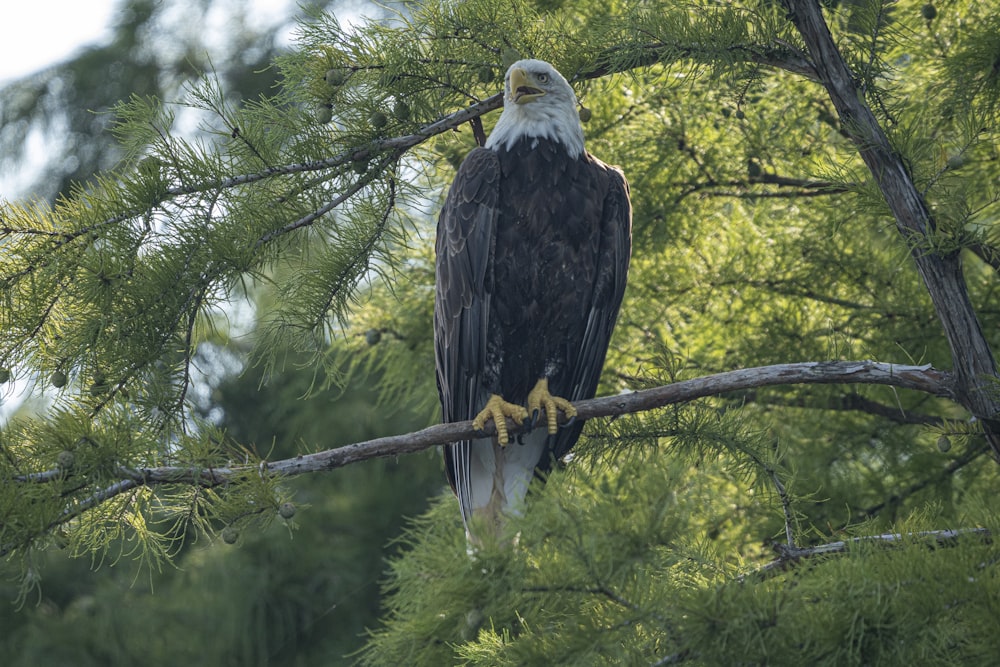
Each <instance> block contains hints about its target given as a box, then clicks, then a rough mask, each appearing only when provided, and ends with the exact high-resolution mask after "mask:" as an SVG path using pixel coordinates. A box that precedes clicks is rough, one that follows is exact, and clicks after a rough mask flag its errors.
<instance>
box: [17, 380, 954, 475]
mask: <svg viewBox="0 0 1000 667" xmlns="http://www.w3.org/2000/svg"><path fill="white" fill-rule="evenodd" d="M792 384H880V385H889V386H893V387H899V388H902V389H912V390H915V391H920V392H923V393H927V394H931V395H934V396H940V397H944V398H950V399H954V395H953V392H952V378H951V376H950V374H948V373H946V372H943V371H939V370H936V369H934V368H932V367H931V366H930V365H925V366H904V365H899V364H889V363H882V362H877V361H824V362H815V361H810V362H801V363H792V364H777V365H774V366H762V367H758V368H745V369H740V370H735V371H728V372H725V373H716V374H715V375H706V376H704V377H699V378H694V379H691V380H683V381H681V382H675V383H673V384H669V385H664V386H662V387H654V388H652V389H643V390H641V391H635V392H630V393H623V394H618V395H616V396H603V397H600V398H594V399H590V400H586V401H579V402H577V403H576V404H575V405H576V408H577V411H578V418H580V419H593V418H595V417H612V416H618V415H624V414H629V413H635V412H643V411H646V410H652V409H654V408H660V407H663V406H665V405H671V404H676V403H684V402H687V401H692V400H695V399H698V398H705V397H707V396H716V395H719V394H724V393H727V392H733V391H742V390H747V389H754V388H759V387H771V386H776V385H792ZM541 421H542V423H544V418H542V420H541ZM508 430H509V431H510V432H511V433H518V432H520V431H522V430H523V426H522V425H520V424H515V423H513V422H509V423H508ZM493 433H495V430H494V427H493V425H492V423H490V424H487V427H486V430H485V434H493ZM483 434H484V432H480V431H477V430H475V429H474V428H473V427H472V422H471V421H464V422H456V423H452V424H438V425H436V426H430V427H428V428H425V429H422V430H420V431H415V432H413V433H406V434H403V435H393V436H388V437H384V438H375V439H373V440H366V441H364V442H358V443H355V444H351V445H345V446H343V447H337V448H335V449H328V450H325V451H322V452H316V453H314V454H303V455H301V456H296V457H295V458H291V459H284V460H281V461H271V462H263V463H261V464H259V466H232V467H222V468H197V467H190V466H164V467H158V468H125V467H121V468H119V475H120V476H121V477H122V479H128V480H131V481H132V482H135V483H136V484H138V485H150V484H178V483H182V484H198V485H201V486H206V487H212V486H219V485H221V484H227V483H230V482H234V481H238V479H239V478H240V477H241V476H244V475H246V474H247V473H248V472H254V471H256V472H259V473H261V474H267V475H275V476H283V477H291V476H295V475H301V474H305V473H311V472H319V471H323V470H333V469H335V468H341V467H344V466H347V465H350V464H352V463H357V462H359V461H365V460H367V459H374V458H386V457H393V456H399V455H400V454H410V453H413V452H419V451H422V450H424V449H428V448H430V447H433V446H436V445H444V444H448V443H451V442H455V441H457V440H464V439H468V438H473V437H476V436H482V435H483ZM58 477H59V475H58V474H56V473H52V472H42V473H32V474H29V475H23V476H21V477H19V478H17V480H18V481H21V482H46V481H51V480H53V479H58ZM130 488H131V487H130Z"/></svg>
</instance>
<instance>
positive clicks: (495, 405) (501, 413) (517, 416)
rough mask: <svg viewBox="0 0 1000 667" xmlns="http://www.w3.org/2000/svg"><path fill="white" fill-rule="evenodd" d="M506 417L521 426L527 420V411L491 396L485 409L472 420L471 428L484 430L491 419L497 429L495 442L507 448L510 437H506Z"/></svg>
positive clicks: (498, 397) (493, 395) (494, 395)
mask: <svg viewBox="0 0 1000 667" xmlns="http://www.w3.org/2000/svg"><path fill="white" fill-rule="evenodd" d="M507 417H510V418H511V419H513V420H514V421H515V422H517V423H518V424H521V423H524V422H525V421H526V420H527V419H528V411H527V410H525V409H524V408H523V407H522V406H520V405H515V404H513V403H508V402H507V401H505V400H503V398H501V397H500V396H498V395H496V394H492V395H490V399H489V400H488V401H486V407H484V408H483V410H482V412H480V413H479V414H478V415H476V417H475V419H473V420H472V427H473V428H475V429H477V430H480V431H481V430H483V428H485V426H486V422H488V421H489V420H491V419H492V420H493V424H494V425H495V426H496V427H497V442H499V443H500V445H502V446H507V443H509V442H510V436H509V435H507Z"/></svg>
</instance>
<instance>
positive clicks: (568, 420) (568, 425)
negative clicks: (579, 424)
mask: <svg viewBox="0 0 1000 667" xmlns="http://www.w3.org/2000/svg"><path fill="white" fill-rule="evenodd" d="M574 422H576V415H573V416H572V417H570V418H569V419H567V420H566V423H565V424H562V425H560V427H559V428H569V427H570V426H572V425H573V423H574Z"/></svg>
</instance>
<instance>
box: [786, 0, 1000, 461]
mask: <svg viewBox="0 0 1000 667" xmlns="http://www.w3.org/2000/svg"><path fill="white" fill-rule="evenodd" d="M788 6H789V8H790V9H791V12H792V13H791V16H792V21H793V22H794V23H795V27H796V28H797V29H798V31H799V33H801V35H802V38H803V39H804V40H805V43H806V46H807V47H808V49H809V53H810V56H811V57H812V61H813V64H814V66H815V68H816V72H817V74H818V75H819V79H820V81H821V82H822V83H823V86H824V87H825V88H826V90H827V92H828V93H829V95H830V99H831V100H832V101H833V104H834V106H835V107H836V109H837V112H838V114H839V115H840V118H841V121H842V124H843V127H844V129H845V130H846V131H847V133H848V136H850V138H851V140H852V141H853V142H854V143H855V145H856V146H857V148H858V152H859V154H860V155H861V158H862V159H863V160H864V162H865V164H866V165H867V166H868V169H869V170H870V171H871V173H872V176H873V177H874V178H875V182H876V183H877V184H878V187H879V189H880V190H881V192H882V196H883V197H884V198H885V201H886V203H887V204H888V206H889V209H890V211H892V215H893V217H894V218H895V220H896V227H897V229H898V230H899V233H900V234H901V235H902V236H903V238H904V239H905V240H906V241H907V243H908V244H909V245H910V249H911V255H912V256H913V260H914V262H915V263H916V266H917V271H918V272H919V273H920V276H921V278H922V279H923V281H924V285H925V286H926V287H927V291H928V292H929V293H930V297H931V301H932V302H933V304H934V309H935V311H936V313H937V316H938V319H939V320H940V321H941V325H942V327H943V328H944V333H945V336H946V338H947V340H948V345H949V347H950V349H951V355H952V363H953V365H954V369H955V375H956V381H957V384H956V387H955V389H956V393H957V397H958V400H959V401H960V402H961V403H962V405H964V406H965V407H966V408H968V409H969V410H970V411H971V412H972V414H974V415H976V416H977V417H979V418H983V419H987V420H990V419H991V418H992V417H993V416H994V415H996V414H997V413H998V412H1000V403H998V402H997V401H996V400H995V399H994V395H995V392H994V391H990V386H989V383H990V382H991V381H993V380H997V379H998V378H1000V376H998V375H997V370H996V363H995V361H994V359H993V353H992V351H991V350H990V346H989V343H988V342H987V340H986V338H985V336H983V331H982V328H981V327H980V324H979V320H978V318H977V317H976V313H975V310H974V309H973V307H972V302H971V301H970V299H969V294H968V291H967V289H966V285H965V278H964V276H963V274H962V265H961V260H960V255H959V253H958V252H957V251H952V252H947V253H942V252H940V251H938V250H936V249H935V240H934V238H933V235H934V233H935V230H934V220H933V219H932V218H931V215H930V211H929V208H928V206H927V202H926V201H924V198H923V196H922V195H921V194H920V192H919V191H918V190H917V188H916V186H915V185H914V182H913V178H912V177H911V175H910V172H909V170H908V169H907V167H906V164H905V162H904V160H903V157H902V156H901V155H899V154H898V153H896V152H895V151H894V150H893V148H892V145H891V144H890V143H889V139H888V137H887V136H886V134H885V132H883V130H882V127H881V126H880V125H879V122H878V120H877V119H876V117H875V114H874V113H873V112H872V110H871V107H869V106H868V104H867V103H866V102H865V97H864V93H863V90H861V89H860V88H859V87H858V85H857V83H856V80H855V76H854V74H853V73H852V72H851V70H850V69H849V68H848V66H847V63H846V62H844V58H843V57H842V56H841V54H840V51H839V50H838V49H837V46H836V44H835V43H834V41H833V36H832V35H831V34H830V30H829V28H828V27H827V25H826V22H825V20H824V19H823V13H822V10H821V8H820V4H819V3H818V2H816V0H788ZM990 430H991V429H987V434H988V435H989V432H990ZM990 440H991V444H992V446H993V449H994V452H995V455H996V456H997V457H998V458H1000V438H998V437H991V438H990Z"/></svg>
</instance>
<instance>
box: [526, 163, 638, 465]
mask: <svg viewBox="0 0 1000 667" xmlns="http://www.w3.org/2000/svg"><path fill="white" fill-rule="evenodd" d="M588 158H589V159H590V160H592V161H593V162H594V163H595V168H602V169H604V170H606V174H607V178H608V188H607V191H606V194H605V196H604V201H603V202H594V204H596V205H597V206H601V210H602V215H601V222H600V225H601V233H600V236H599V243H600V248H599V249H598V252H597V256H598V260H597V273H596V276H595V280H594V284H593V289H592V291H591V296H590V300H589V309H588V311H587V313H586V319H585V322H586V327H585V329H584V333H583V340H582V342H581V345H580V347H579V348H578V350H579V352H578V355H577V357H576V359H575V361H574V360H570V363H571V364H572V365H571V367H570V370H571V373H572V375H571V377H572V380H571V385H570V386H571V387H572V389H571V390H570V392H569V395H568V396H566V398H568V399H569V400H570V401H578V400H582V399H585V398H591V397H593V396H594V394H595V393H596V391H597V383H598V381H599V380H600V377H601V369H602V368H603V366H604V358H605V356H606V354H607V350H608V343H609V342H610V340H611V333H612V331H613V330H614V327H615V321H616V319H617V317H618V310H619V308H620V306H621V303H622V296H623V295H624V293H625V283H626V279H627V277H628V265H629V258H630V256H631V252H632V204H631V202H630V200H629V188H628V182H627V181H626V180H625V176H624V175H623V174H622V173H621V172H620V171H619V170H618V169H615V168H614V167H609V166H607V165H604V164H603V163H602V162H600V161H599V160H597V159H596V158H593V157H591V156H588ZM602 204H603V205H602ZM582 429H583V423H582V422H577V423H575V424H573V425H571V426H569V427H567V428H563V429H560V431H559V433H558V434H557V435H556V438H555V442H554V443H553V444H552V449H551V455H550V457H546V458H543V459H542V461H540V463H539V467H540V468H541V469H542V470H546V469H548V467H549V465H551V462H552V461H553V460H558V459H560V458H562V457H563V456H564V455H565V454H566V453H567V452H568V451H569V450H570V448H572V446H573V445H574V444H575V443H576V441H577V439H578V438H579V437H580V432H581V430H582Z"/></svg>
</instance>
